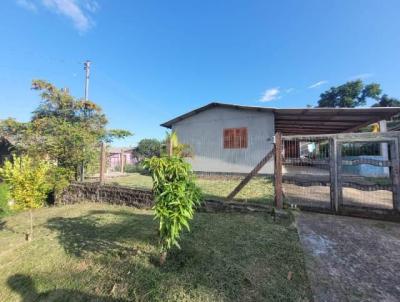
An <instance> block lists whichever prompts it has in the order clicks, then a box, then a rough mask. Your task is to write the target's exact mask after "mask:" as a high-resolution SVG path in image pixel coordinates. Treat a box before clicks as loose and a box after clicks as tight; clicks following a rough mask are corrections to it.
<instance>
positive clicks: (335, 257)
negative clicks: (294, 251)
mask: <svg viewBox="0 0 400 302" xmlns="http://www.w3.org/2000/svg"><path fill="white" fill-rule="evenodd" d="M296 223H297V228H298V231H299V236H300V241H301V244H302V245H303V249H304V252H305V254H306V265H307V271H308V275H309V278H310V282H311V287H312V290H313V294H314V299H315V301H316V302H317V301H396V302H397V301H400V224H399V223H391V222H382V221H376V220H368V219H361V218H352V217H342V216H334V215H324V214H316V213H300V214H299V215H298V216H297V217H296Z"/></svg>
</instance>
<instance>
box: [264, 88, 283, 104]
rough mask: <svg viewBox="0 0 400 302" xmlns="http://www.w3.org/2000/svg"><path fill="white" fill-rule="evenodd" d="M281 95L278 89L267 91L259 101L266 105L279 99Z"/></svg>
mask: <svg viewBox="0 0 400 302" xmlns="http://www.w3.org/2000/svg"><path fill="white" fill-rule="evenodd" d="M279 93H280V91H279V88H278V87H275V88H270V89H267V90H265V92H264V94H263V95H262V97H261V99H260V100H259V101H260V102H263V103H264V102H270V101H273V100H276V99H279V98H280V96H279Z"/></svg>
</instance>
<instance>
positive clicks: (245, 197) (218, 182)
mask: <svg viewBox="0 0 400 302" xmlns="http://www.w3.org/2000/svg"><path fill="white" fill-rule="evenodd" d="M240 181H241V178H221V177H218V178H212V177H207V178H205V177H198V178H197V179H196V183H197V184H198V186H199V187H200V188H201V190H202V192H203V194H204V196H205V197H206V198H213V199H223V198H225V197H227V196H228V194H229V193H230V192H232V190H233V189H234V188H235V187H236V186H237V185H238V184H239V183H240ZM107 183H117V184H119V185H123V186H130V187H136V188H147V189H151V188H152V180H151V177H150V176H147V175H142V174H139V173H131V174H129V175H128V176H121V177H115V178H110V179H107ZM235 200H237V201H248V202H259V203H268V204H272V203H273V200H274V186H273V182H272V180H271V179H268V178H265V177H261V176H258V177H254V178H253V179H252V180H251V181H250V182H249V183H248V184H247V185H246V186H245V187H244V188H243V190H242V191H241V192H239V194H238V195H237V196H236V198H235Z"/></svg>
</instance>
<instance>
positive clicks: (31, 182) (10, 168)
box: [0, 155, 51, 241]
mask: <svg viewBox="0 0 400 302" xmlns="http://www.w3.org/2000/svg"><path fill="white" fill-rule="evenodd" d="M50 168H51V166H50V165H49V164H48V163H47V162H45V161H42V160H35V161H34V160H33V159H32V158H30V157H28V156H21V157H17V156H15V155H14V156H13V158H12V160H11V161H10V160H7V161H6V162H5V164H4V168H2V169H0V175H1V177H2V178H3V179H4V180H5V182H6V183H7V185H8V186H9V190H10V192H9V194H10V197H11V198H12V199H13V200H14V205H13V207H14V208H16V209H18V210H25V209H28V210H29V217H30V232H29V234H27V239H28V240H29V241H31V240H32V239H33V213H32V210H33V209H35V208H40V207H42V206H43V205H44V202H45V200H46V197H47V194H48V192H49V191H50V189H51V186H50V185H49V182H48V172H49V171H50Z"/></svg>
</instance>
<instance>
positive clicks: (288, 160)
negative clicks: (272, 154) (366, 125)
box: [277, 132, 400, 220]
mask: <svg viewBox="0 0 400 302" xmlns="http://www.w3.org/2000/svg"><path fill="white" fill-rule="evenodd" d="M399 138H400V133H399V132H388V133H343V134H335V135H311V136H310V135H308V136H297V135H296V136H282V139H281V141H280V147H281V148H282V152H281V153H280V155H277V156H281V159H282V164H283V165H282V188H283V197H284V201H285V202H286V203H287V204H289V205H291V206H295V207H299V208H302V209H306V210H313V211H319V212H329V213H335V214H345V215H355V216H362V217H377V218H387V219H391V220H400V185H399ZM278 193H279V192H278Z"/></svg>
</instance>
